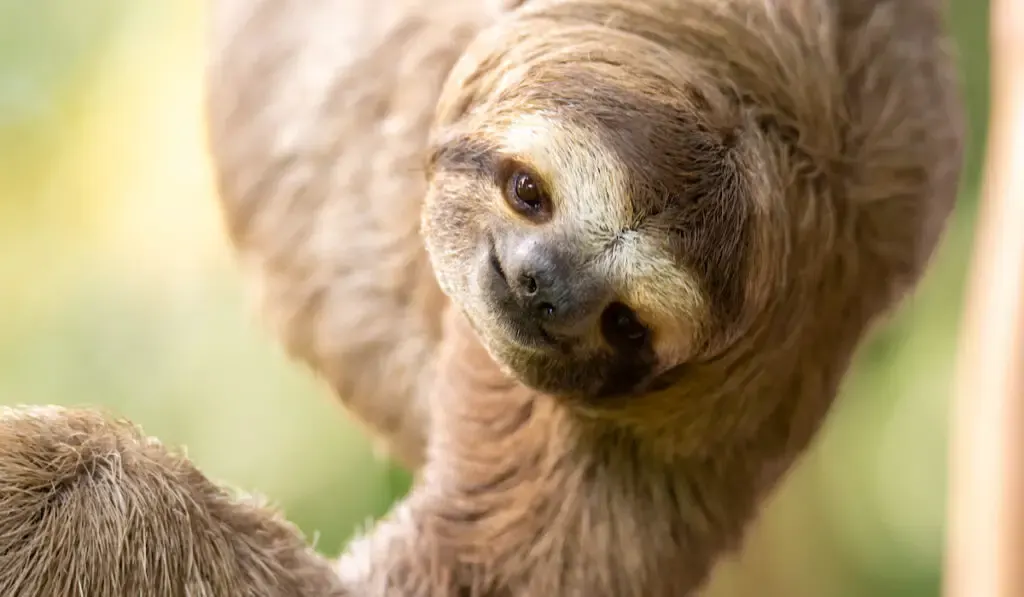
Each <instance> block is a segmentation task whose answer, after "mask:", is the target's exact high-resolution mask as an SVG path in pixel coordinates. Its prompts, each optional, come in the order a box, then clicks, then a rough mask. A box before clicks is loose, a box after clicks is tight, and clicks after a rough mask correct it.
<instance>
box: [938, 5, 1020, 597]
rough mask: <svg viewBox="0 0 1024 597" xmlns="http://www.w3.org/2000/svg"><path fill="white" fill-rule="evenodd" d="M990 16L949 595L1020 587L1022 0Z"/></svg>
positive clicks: (1003, 593)
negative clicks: (986, 119)
mask: <svg viewBox="0 0 1024 597" xmlns="http://www.w3.org/2000/svg"><path fill="white" fill-rule="evenodd" d="M990 18H991V22H990V30H991V35H990V44H991V46H990V47H991V53H992V58H991V60H992V62H991V64H992V67H991V68H992V92H991V102H992V108H991V119H990V127H989V131H990V132H989V140H988V155H987V158H986V163H985V174H984V183H983V185H984V188H983V194H982V199H981V205H980V218H979V222H978V229H977V234H976V236H975V247H974V256H973V264H972V272H971V274H970V280H969V286H968V297H967V311H966V314H965V318H964V327H963V331H962V335H961V340H960V348H959V355H958V357H959V364H958V371H957V383H956V388H955V394H954V396H955V397H954V407H953V411H952V413H953V420H952V423H953V429H954V433H953V440H952V445H951V448H952V450H951V477H952V485H951V487H950V502H949V503H950V506H949V508H950V510H949V516H950V521H949V538H948V543H947V562H946V564H947V575H946V596H947V597H1020V596H1021V595H1024V566H1021V561H1022V560H1021V556H1020V553H1021V550H1022V549H1024V404H1022V400H1024V198H1022V196H1021V193H1022V192H1024V62H1021V61H1020V60H1019V58H1020V57H1021V56H1024V3H1022V2H1020V1H1019V0H994V1H993V3H992V8H991V17H990ZM1014 58H1017V59H1018V60H1014Z"/></svg>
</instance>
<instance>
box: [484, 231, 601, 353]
mask: <svg viewBox="0 0 1024 597" xmlns="http://www.w3.org/2000/svg"><path fill="white" fill-rule="evenodd" d="M504 266H505V268H506V270H507V271H506V275H507V277H508V284H509V288H510V289H511V291H512V294H513V295H514V296H515V298H516V301H517V302H518V303H519V305H520V306H521V307H522V308H523V310H524V311H526V313H525V315H526V316H527V317H529V318H530V319H532V320H534V321H536V322H537V323H538V324H539V325H540V326H541V327H542V328H543V329H544V331H546V332H548V333H551V334H553V335H556V336H561V337H573V336H581V335H583V334H585V333H586V332H587V331H588V330H589V329H591V327H592V324H594V323H595V322H596V320H597V317H596V316H597V314H598V313H600V311H601V308H602V307H603V306H604V303H605V302H607V300H606V298H605V296H603V293H602V292H600V286H601V285H599V284H595V283H594V282H593V281H592V280H590V279H588V277H587V276H586V275H584V274H582V273H581V272H579V271H576V268H573V267H572V265H571V263H570V261H569V260H568V259H567V258H566V255H565V250H564V249H562V248H561V247H559V246H557V245H553V244H549V243H545V242H542V241H537V240H525V241H522V242H520V243H517V244H516V245H515V246H514V247H512V250H511V251H510V252H509V255H508V257H507V261H506V263H505V264H504Z"/></svg>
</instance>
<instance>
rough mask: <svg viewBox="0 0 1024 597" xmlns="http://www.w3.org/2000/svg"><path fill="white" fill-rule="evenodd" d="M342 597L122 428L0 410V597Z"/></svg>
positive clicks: (319, 565) (304, 555)
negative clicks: (141, 596)
mask: <svg viewBox="0 0 1024 597" xmlns="http://www.w3.org/2000/svg"><path fill="white" fill-rule="evenodd" d="M342 594H343V593H342V592H341V590H340V587H339V584H338V580H337V578H336V577H335V575H334V574H333V573H332V571H331V567H330V565H329V563H328V562H327V561H325V560H324V559H323V558H321V557H320V556H318V555H317V554H315V553H314V552H313V551H312V549H310V548H309V546H308V545H307V544H306V542H305V541H304V539H303V537H302V536H301V535H300V534H299V533H298V532H297V531H296V529H295V528H294V527H292V526H291V525H290V524H288V523H287V522H286V521H284V520H282V519H281V518H280V517H279V516H278V515H277V514H276V513H275V512H273V511H272V510H270V509H268V508H266V507H265V506H263V505H262V504H261V503H259V502H258V501H257V500H255V499H253V498H251V497H247V496H241V495H235V494H234V493H232V492H229V491H227V490H226V489H224V488H222V487H220V486H218V485H216V484H214V483H212V482H210V481H209V480H207V479H206V478H205V477H204V476H203V475H202V474H201V473H200V472H199V471H197V470H196V468H195V467H194V466H192V464H190V463H189V462H188V460H187V459H185V457H183V456H181V455H179V454H176V453H173V452H171V451H169V450H167V449H165V448H164V447H162V446H161V445H160V444H159V443H158V442H156V441H155V440H153V439H150V438H146V437H144V436H142V435H141V434H140V432H139V431H138V430H137V429H136V428H135V427H133V426H131V425H130V424H128V423H126V422H124V421H119V420H116V419H112V418H105V417H104V416H102V415H100V414H99V413H96V412H90V411H82V410H70V409H61V408H55V407H52V408H40V407H24V408H17V409H14V408H3V409H0V595H4V596H5V597H100V596H102V597H129V596H131V597H136V596H139V595H145V596H146V597H224V596H227V595H231V596H232V597H235V596H238V597H271V596H274V597H330V596H340V595H342Z"/></svg>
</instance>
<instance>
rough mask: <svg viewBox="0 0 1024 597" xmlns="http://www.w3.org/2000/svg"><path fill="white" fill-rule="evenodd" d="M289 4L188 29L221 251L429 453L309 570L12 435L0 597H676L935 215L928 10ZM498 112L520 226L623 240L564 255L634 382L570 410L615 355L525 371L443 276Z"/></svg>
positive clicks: (915, 259)
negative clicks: (389, 505)
mask: <svg viewBox="0 0 1024 597" xmlns="http://www.w3.org/2000/svg"><path fill="white" fill-rule="evenodd" d="M520 4H521V6H519V7H518V8H516V12H514V13H510V14H506V15H504V16H502V13H501V12H500V11H501V10H507V9H508V8H507V7H513V6H517V5H520ZM502 5H507V7H503V6H502ZM291 6H292V5H290V4H287V3H284V2H281V1H280V0H259V1H257V2H250V1H244V0H221V2H220V3H219V4H218V7H217V11H218V13H217V15H216V18H215V19H214V35H213V39H214V41H215V45H214V47H213V48H212V56H213V61H212V65H211V72H210V80H211V95H210V107H211V141H212V149H213V155H214V158H215V161H216V163H217V166H218V175H219V180H220V185H221V191H222V198H223V205H224V208H225V215H226V220H227V222H228V228H229V233H230V235H231V238H232V240H233V242H234V243H235V245H236V246H237V247H238V250H239V253H240V255H241V256H242V258H243V260H244V261H245V262H246V264H247V265H248V266H250V267H251V268H252V269H253V270H254V271H255V272H256V273H257V274H258V276H259V277H260V278H261V280H262V288H263V290H262V297H263V301H264V304H265V307H266V310H267V312H268V314H269V315H270V319H271V321H272V322H273V323H274V324H275V326H276V328H277V330H278V333H280V334H281V336H282V338H283V339H284V341H285V344H286V346H287V347H288V350H289V351H290V352H291V353H292V354H294V355H296V356H297V357H299V358H301V359H303V360H305V361H307V362H308V363H310V364H311V366H312V368H313V369H314V370H316V371H319V372H321V373H322V374H323V375H324V376H325V377H326V379H327V380H328V381H329V383H331V384H332V385H333V387H334V388H335V389H336V391H337V392H338V394H339V395H340V396H341V398H342V400H343V401H344V402H345V404H346V405H347V406H348V407H349V408H350V410H352V411H353V412H354V413H355V414H356V415H357V416H359V417H361V418H362V419H363V420H364V421H366V422H367V423H368V424H369V425H370V426H371V427H372V428H374V429H375V430H377V431H378V432H380V433H381V434H382V435H383V436H384V437H385V439H386V440H387V441H388V442H389V443H390V444H391V445H393V446H394V447H395V450H396V452H397V454H398V455H399V456H400V457H401V458H403V459H404V460H405V461H406V462H409V463H411V464H416V463H419V462H423V463H424V464H423V466H422V469H421V470H420V476H419V479H418V482H417V484H416V486H415V487H414V489H413V491H412V493H411V495H410V496H409V497H408V498H407V499H406V500H404V501H403V502H401V503H400V504H398V505H397V506H396V507H395V509H394V511H393V512H392V513H391V514H390V515H389V516H388V517H387V519H385V520H384V521H382V522H381V523H380V524H379V525H378V526H377V527H376V528H374V529H373V530H372V531H371V532H370V533H368V534H367V535H366V536H365V537H362V538H360V539H358V540H356V541H355V542H353V544H352V545H351V546H350V548H349V550H348V551H347V553H346V554H345V556H343V558H342V559H341V561H340V562H339V564H338V565H337V567H336V572H337V573H338V576H337V577H335V576H334V574H335V572H334V571H331V570H328V569H327V567H326V566H325V565H324V563H323V562H322V561H321V560H320V559H319V558H317V557H316V556H315V555H314V554H311V553H310V552H309V551H308V550H307V548H306V547H305V545H303V543H302V542H301V540H300V539H299V538H298V537H297V535H296V534H295V533H294V532H293V531H292V530H291V529H290V528H289V527H288V526H287V525H285V524H284V523H282V522H280V521H278V520H277V519H276V518H275V517H274V516H273V515H272V514H270V513H269V512H267V511H265V510H262V509H260V508H258V507H256V506H253V505H251V504H248V503H247V502H246V501H244V500H239V501H236V500H233V499H231V498H230V496H229V494H227V493H225V492H224V491H223V490H222V489H219V488H217V487H216V486H215V485H213V484H212V483H210V482H209V481H207V480H206V479H205V478H204V477H202V475H200V474H199V473H198V472H196V471H195V469H194V468H192V467H191V466H190V465H189V464H188V463H187V461H185V460H184V459H182V458H180V457H177V456H174V455H173V454H171V453H169V452H167V451H165V450H163V449H162V448H160V447H159V446H158V445H156V444H154V443H152V442H149V441H147V440H143V439H142V438H141V436H139V435H138V434H137V433H136V432H134V431H131V430H130V428H128V427H126V426H124V425H123V424H118V423H111V422H109V421H106V420H105V419H102V418H100V417H99V416H98V415H95V414H90V413H83V412H77V411H47V412H44V413H42V414H39V413H36V414H31V413H26V412H24V411H8V412H6V413H5V416H4V418H3V419H2V420H0V515H2V516H3V518H0V589H3V590H4V591H3V594H5V595H6V594H13V595H22V594H23V595H40V594H45V595H53V594H56V595H62V594H71V595H76V594H80V595H84V594H107V595H110V594H113V595H127V594H138V593H139V592H142V593H144V594H156V595H183V594H211V595H225V594H231V595H236V594H242V595H250V594H251V595H321V594H325V595H332V594H336V595H353V596H359V597H364V596H374V597H382V596H395V597H398V596H404V595H417V596H418V595H427V596H448V595H453V596H454V595H458V596H463V595H466V596H487V597H506V596H507V597H512V596H515V597H519V596H526V595H531V596H532V595H581V596H583V595H586V596H588V597H589V596H596V597H600V596H604V595H608V596H613V595H614V596H632V595H638V596H648V595H655V596H661V595H664V596H667V597H675V596H687V595H692V594H693V592H694V591H695V590H696V589H697V588H698V587H699V586H701V585H702V583H703V582H704V580H705V578H706V576H707V574H708V573H709V570H710V569H711V567H712V565H713V563H714V562H715V561H716V560H717V559H718V558H720V557H721V556H722V555H723V554H724V553H727V552H728V551H729V550H731V549H734V548H736V547H737V546H738V545H740V544H741V542H742V538H743V531H744V528H745V527H746V525H747V524H748V522H749V521H750V519H751V518H752V517H753V516H755V515H756V511H757V506H758V504H759V503H760V502H761V501H762V499H763V498H764V496H765V495H766V494H767V493H768V492H769V491H771V489H772V488H773V487H774V486H775V485H776V484H777V483H778V481H779V480H780V478H781V477H782V476H783V475H784V474H785V472H786V471H787V470H788V469H789V468H790V467H791V466H792V465H793V463H794V461H795V460H796V459H797V458H798V456H799V455H800V454H801V453H802V452H803V451H804V450H805V449H806V447H807V445H808V444H809V443H810V441H811V440H812V439H813V437H814V435H815V433H816V432H817V430H818V428H819V427H820V425H821V423H822V421H823V419H824V417H825V416H826V414H827V412H828V410H829V407H830V406H831V404H832V402H833V400H834V398H835V395H836V393H837V390H838V387H839V384H840V382H841V379H842V377H843V374H844V372H845V371H846V368H847V366H848V364H849V360H850V358H851V356H852V354H853V351H854V350H855V349H856V347H857V345H858V344H859V342H860V340H861V339H862V338H863V336H864V335H865V333H866V332H867V330H868V329H869V327H870V325H871V323H872V322H873V321H874V320H875V319H876V318H877V317H878V316H880V315H881V314H882V313H884V312H885V311H887V310H888V309H890V308H891V307H893V306H894V305H895V304H896V303H897V302H898V301H899V300H900V298H901V297H902V296H903V295H904V294H905V293H906V292H908V291H909V290H911V289H912V287H913V285H914V284H915V282H916V281H917V279H918V278H919V276H920V275H921V273H922V272H923V270H924V268H925V266H926V264H927V262H928V259H929V257H930V255H931V253H932V252H933V250H934V247H935V246H936V244H937V242H938V239H939V237H940V233H941V230H942V226H943V224H944V222H945V220H946V218H947V216H948V214H949V212H950V211H951V209H952V207H953V200H954V197H955V193H956V183H957V181H958V176H959V171H960V151H961V136H962V130H961V118H962V115H961V113H960V112H961V106H960V104H959V98H958V97H957V94H956V92H955V87H956V85H955V81H954V79H953V76H952V75H953V68H952V62H951V60H950V59H949V57H948V56H947V52H946V48H945V38H944V34H943V23H942V20H941V10H940V9H939V7H938V4H937V3H933V2H931V1H929V0H869V1H862V0H725V1H722V0H686V1H684V0H676V1H670V0H550V1H548V0H532V1H529V0H528V1H526V2H523V3H520V2H515V1H512V2H502V1H500V0H495V1H493V2H490V3H475V2H469V1H468V0H467V1H466V2H459V1H456V0H442V1H440V2H438V1H437V0H432V1H430V2H427V1H426V0H389V1H388V2H381V1H380V0H375V1H373V2H370V1H369V0H366V1H363V0H360V1H354V2H353V1H342V0H311V1H310V2H307V3H303V4H302V11H301V12H300V11H296V10H295V9H293V8H291ZM387 8H393V9H395V10H393V11H388V10H387ZM248 17H251V18H248ZM488 25H496V28H495V29H492V30H486V29H485V28H486V27H487V26H488ZM478 34H479V36H478ZM474 37H476V40H475V41H473V43H472V44H471V43H470V42H471V40H473V39H474ZM460 57H461V58H462V59H461V60H459V58H460ZM435 105H436V106H437V110H436V113H435V111H434V109H433V108H434V106H435ZM570 107H571V109H570ZM537 109H540V110H542V111H543V112H541V116H542V118H541V119H539V120H534V121H531V120H530V118H531V116H530V114H531V111H535V110H537ZM529 122H534V123H535V124H536V123H542V125H543V127H544V128H543V131H545V136H542V137H541V142H540V144H539V146H536V147H526V148H525V149H524V150H523V152H522V153H523V155H520V156H518V157H521V158H523V159H525V160H534V161H535V162H536V163H537V164H536V165H537V167H538V169H540V170H544V172H542V174H543V176H544V182H545V183H546V184H550V185H551V186H552V188H554V189H556V190H557V197H556V208H557V211H556V215H555V217H554V218H553V219H552V220H551V221H550V224H546V225H545V227H542V228H540V230H541V234H552V235H562V236H561V237H562V238H568V239H571V240H573V241H576V242H577V245H578V246H579V247H581V248H580V251H581V252H584V253H586V252H589V253H592V254H594V255H597V254H601V250H600V249H601V248H602V247H606V245H605V243H608V242H609V241H610V242H611V245H616V243H619V242H621V238H622V236H623V234H624V233H626V232H628V233H629V234H628V235H626V236H627V237H628V238H629V239H631V240H630V242H631V243H632V244H630V245H629V247H630V249H629V250H628V251H626V252H624V253H616V256H615V257H614V258H608V257H603V256H602V257H601V258H594V259H591V260H588V261H586V264H587V267H595V268H597V269H596V270H595V271H599V272H601V273H602V275H604V276H605V278H607V279H610V280H612V281H613V282H615V283H616V284H618V286H617V288H618V292H620V293H621V294H622V295H623V296H624V297H625V298H624V300H627V301H629V302H630V304H631V306H634V307H635V308H636V309H637V311H638V312H639V313H640V314H641V316H642V317H643V319H644V321H645V323H648V324H649V325H650V326H651V327H652V329H653V331H654V334H655V342H654V344H653V347H652V349H651V350H652V353H651V357H650V360H649V361H644V363H643V365H644V366H645V367H648V368H649V369H648V370H645V371H644V372H643V374H644V375H643V376H642V377H643V378H642V379H639V380H638V384H637V385H636V386H635V387H634V388H632V389H628V390H627V391H622V392H617V393H613V394H612V395H608V396H604V397H602V398H601V399H600V400H596V399H595V398H596V395H595V388H599V387H606V386H607V383H606V382H608V381H609V379H610V378H609V376H610V375H611V373H610V369H611V368H612V367H613V366H615V365H617V364H619V363H621V361H617V360H615V359H617V358H620V357H621V355H618V356H616V355H612V356H608V355H607V353H606V350H605V349H604V348H603V346H602V344H601V342H600V341H599V339H596V338H587V340H586V342H585V343H584V344H583V345H582V347H581V348H577V349H573V350H571V351H569V352H566V353H564V354H563V355H561V356H552V354H550V353H544V354H541V353H539V352H536V351H533V350H527V349H523V348H522V347H521V346H518V345H517V344H516V343H515V342H513V341H512V339H511V338H510V337H508V336H507V335H506V334H507V330H506V329H505V328H504V327H503V326H504V324H503V322H502V321H501V320H500V318H499V317H497V316H496V315H494V314H493V313H492V312H491V311H490V310H489V309H488V308H487V305H486V302H485V301H484V299H482V298H481V297H480V296H479V295H478V294H476V293H478V292H479V289H478V288H477V287H476V286H475V285H474V284H473V282H472V280H471V276H472V268H474V267H478V266H479V259H480V257H481V254H482V253H481V249H482V247H481V242H482V239H484V238H486V237H487V234H488V233H489V234H492V235H504V234H516V233H519V232H520V231H521V230H522V227H523V226H524V224H523V223H522V222H520V221H518V220H516V219H515V218H514V217H511V216H510V214H509V213H508V211H507V210H504V209H503V208H501V207H500V205H501V204H500V201H501V196H500V194H499V193H497V192H496V191H495V188H494V185H493V177H492V176H490V177H489V174H488V172H489V171H488V168H489V166H488V163H487V160H486V159H484V160H478V159H476V158H481V157H486V156H487V155H488V154H490V153H494V152H498V153H501V152H507V151H509V150H510V144H511V141H510V139H511V137H510V130H513V129H515V127H522V126H524V123H527V124H529ZM527 145H528V144H527ZM431 156H432V158H433V159H432V160H428V158H430V157H431ZM545 168H546V170H545ZM595 168H596V170H594V171H595V172H601V173H611V174H609V175H607V176H584V174H587V173H588V172H589V170H588V169H595ZM566 180H570V181H571V182H572V183H573V184H569V185H567V184H566V182H565V181H566ZM428 181H429V182H428ZM583 190H586V191H587V193H584V192H583ZM588 193H589V194H588ZM421 217H422V221H423V229H424V233H425V234H424V237H423V240H421V239H420V237H419V236H418V232H417V228H418V226H419V220H420V218H421ZM671 239H675V240H671ZM424 240H425V243H424ZM424 245H425V246H424ZM425 249H429V256H428V253H427V252H426V250H425ZM602 255H603V254H602ZM591 256H592V257H593V255H591ZM595 264H598V265H595ZM590 273H592V272H590ZM435 275H436V281H435ZM438 282H439V284H438ZM440 288H444V294H442V291H441V290H440ZM666 289H667V290H666ZM445 294H446V295H447V297H446V296H445ZM442 313H444V314H445V316H444V318H443V324H444V325H443V326H442V317H441V314H442ZM602 359H605V360H602ZM595 380H596V381H595ZM577 384H584V385H577ZM586 384H593V385H586ZM424 445H426V447H427V450H426V453H425V454H424V451H423V450H424ZM339 581H340V582H341V583H343V585H344V588H343V589H341V588H339V587H338V586H337V584H336V583H338V582H339ZM189 583H191V585H190V584H189ZM189 590H191V591H192V592H191V593H189V592H188V591H189ZM203 591H206V593H204V592H203Z"/></svg>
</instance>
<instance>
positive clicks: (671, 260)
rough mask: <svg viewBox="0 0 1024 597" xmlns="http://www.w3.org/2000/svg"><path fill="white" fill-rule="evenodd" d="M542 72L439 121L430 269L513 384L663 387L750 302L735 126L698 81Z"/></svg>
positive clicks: (574, 389) (571, 388)
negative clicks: (665, 85)
mask: <svg viewBox="0 0 1024 597" xmlns="http://www.w3.org/2000/svg"><path fill="white" fill-rule="evenodd" d="M573 84H575V86H576V87H575V88H574V87H573ZM550 88H551V87H550V86H537V87H534V88H529V89H526V88H520V89H518V90H517V91H516V92H515V94H514V96H510V97H508V101H507V103H506V104H504V105H503V104H502V103H501V102H500V101H499V102H497V103H495V104H494V106H493V109H492V110H484V111H481V112H480V114H478V115H477V116H476V117H474V118H473V119H469V120H467V121H466V122H463V123H461V126H459V127H454V128H452V129H449V130H448V131H446V132H445V133H444V134H442V135H440V136H439V139H440V141H439V142H438V143H437V144H436V146H435V147H434V151H433V153H432V155H431V173H432V175H431V190H430V193H429V195H428V198H427V203H426V207H425V211H424V216H423V224H424V233H425V234H424V235H425V239H426V244H427V249H428V252H429V253H430V256H431V260H432V264H433V267H434V269H435V272H436V274H437V277H438V280H439V282H440V285H441V287H442V289H443V290H444V291H445V293H446V294H448V296H450V297H451V299H452V300H453V302H454V303H455V304H456V305H458V307H460V308H461V309H462V310H463V311H464V312H465V314H466V315H467V317H468V319H469V320H470V322H471V323H472V325H473V327H474V328H475V329H476V330H477V332H478V333H479V335H480V337H481V339H482V341H483V343H484V345H485V346H486V347H487V349H488V351H489V352H490V353H491V355H492V356H493V357H494V358H495V359H496V360H497V361H498V362H499V363H500V364H501V365H502V366H503V367H504V368H505V369H506V370H507V371H508V372H510V373H511V374H512V375H514V376H516V377H517V378H519V379H520V381H522V382H523V383H524V384H526V385H528V386H531V387H534V388H536V389H538V390H541V391H545V392H548V393H551V394H556V395H562V396H571V397H576V398H581V399H584V400H587V401H594V400H601V399H605V398H610V397H622V396H628V395H634V394H640V393H644V392H646V391H651V390H654V389H658V388H659V387H660V386H664V385H666V384H667V383H670V382H671V380H672V379H673V378H674V377H675V376H676V375H678V373H679V371H680V370H681V369H682V367H681V366H682V365H685V364H687V363H690V362H693V361H695V360H697V359H700V358H704V357H708V356H710V353H709V351H710V350H712V347H714V346H716V341H719V340H720V339H721V338H722V337H724V335H727V332H728V330H729V328H730V326H731V325H732V323H733V322H734V321H736V320H737V319H738V314H739V311H740V310H741V309H743V303H744V295H745V288H746V283H745V279H744V276H745V270H746V267H747V258H746V257H747V255H748V253H749V252H750V249H749V247H748V244H749V238H750V236H751V235H750V234H749V220H750V218H749V217H748V214H749V213H750V211H751V209H750V206H749V205H748V202H749V199H748V197H747V196H746V195H747V193H746V189H745V184H746V182H745V178H744V177H743V175H742V168H741V159H742V155H741V153H740V151H739V149H737V144H738V140H737V137H736V135H737V133H736V131H735V127H734V126H728V127H724V126H715V123H714V119H713V118H711V117H712V116H715V113H714V110H713V108H712V103H711V102H710V101H709V100H708V99H707V98H706V97H703V96H701V95H700V94H696V95H693V94H691V95H689V96H687V95H685V94H682V95H680V94H676V96H675V99H673V100H671V101H662V100H658V99H655V98H652V97H646V96H644V95H643V94H631V93H630V92H627V91H626V90H624V89H620V88H617V87H614V86H612V85H610V84H602V83H601V80H600V79H593V80H591V79H588V78H587V77H585V76H582V74H580V73H578V74H577V77H576V80H574V81H569V82H562V83H561V84H560V85H559V86H558V90H557V92H553V91H545V89H550ZM665 97H673V96H665ZM569 102H571V105H573V107H574V109H573V111H572V112H571V113H569V112H568V111H567V110H566V109H564V108H559V106H563V105H567V104H569ZM523 105H529V106H531V108H532V109H531V110H529V111H524V110H522V109H521V108H520V107H519V106H523ZM718 116H719V117H721V114H719V115H718Z"/></svg>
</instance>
